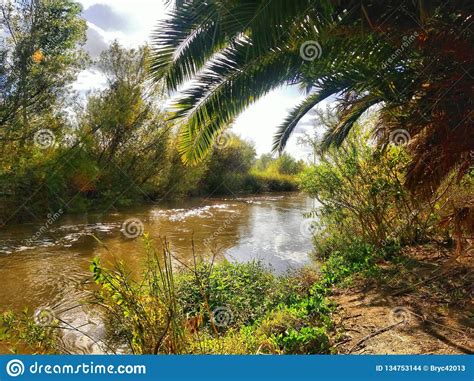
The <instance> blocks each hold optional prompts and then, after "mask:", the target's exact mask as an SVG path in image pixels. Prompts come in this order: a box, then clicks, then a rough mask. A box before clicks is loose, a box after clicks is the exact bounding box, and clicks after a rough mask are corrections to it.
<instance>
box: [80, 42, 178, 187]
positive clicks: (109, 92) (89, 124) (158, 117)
mask: <svg viewBox="0 0 474 381" xmlns="http://www.w3.org/2000/svg"><path fill="white" fill-rule="evenodd" d="M147 57H148V48H146V47H141V48H139V49H130V50H128V49H125V48H123V47H121V46H120V45H119V44H118V43H117V42H114V43H112V45H111V46H110V47H109V49H108V50H106V51H105V52H103V53H102V54H101V56H100V58H99V60H98V62H97V67H98V68H99V69H100V71H101V72H102V73H103V74H104V76H105V77H106V78H107V83H108V87H107V88H106V89H105V90H102V91H99V92H97V93H95V94H92V95H90V96H89V98H88V103H87V107H86V110H85V112H84V114H83V115H82V116H81V118H80V120H81V133H82V135H83V136H88V135H92V136H93V138H92V141H91V142H90V143H89V144H90V146H91V147H90V149H91V153H92V155H93V156H95V158H96V160H97V163H98V164H99V165H100V166H101V167H104V168H107V171H108V173H111V172H113V171H110V169H111V168H115V169H117V170H118V173H117V176H118V177H119V178H124V179H125V180H126V181H125V183H126V184H125V185H124V187H128V186H130V182H131V183H132V184H134V185H137V186H141V185H143V184H145V183H146V182H148V181H149V180H150V179H152V178H153V177H154V176H155V175H156V174H157V173H159V172H160V170H162V169H163V167H164V165H165V163H164V161H165V157H166V150H167V146H168V135H169V125H168V123H167V122H166V119H167V116H166V114H165V113H164V112H163V111H162V109H161V106H160V101H161V94H162V92H161V88H160V86H159V85H154V86H149V84H148V81H147V74H146V73H147V67H146V62H147ZM110 180H111V181H110V182H111V184H114V183H115V184H116V181H115V180H113V179H110ZM117 191H119V190H117Z"/></svg>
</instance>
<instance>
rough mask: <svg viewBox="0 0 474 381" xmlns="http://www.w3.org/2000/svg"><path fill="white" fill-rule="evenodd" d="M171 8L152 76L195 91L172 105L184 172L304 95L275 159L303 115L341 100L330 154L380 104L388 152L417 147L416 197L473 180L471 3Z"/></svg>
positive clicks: (172, 87) (410, 180)
mask: <svg viewBox="0 0 474 381" xmlns="http://www.w3.org/2000/svg"><path fill="white" fill-rule="evenodd" d="M172 3H174V6H173V7H172V9H171V11H170V18H167V19H166V20H164V21H162V22H161V23H160V25H159V28H158V30H157V33H156V36H155V40H154V48H155V49H154V57H153V64H152V72H153V74H154V76H155V79H157V80H158V79H159V80H161V79H163V80H164V81H165V82H166V85H167V88H168V90H169V91H170V92H174V91H176V90H177V89H179V88H180V86H181V85H183V84H184V83H185V82H187V81H189V80H193V82H192V85H191V86H190V87H189V88H187V89H186V90H184V91H183V94H182V95H181V96H180V97H179V98H178V99H177V100H176V102H175V106H176V108H177V111H176V113H175V115H174V118H176V119H178V120H180V122H183V127H182V128H181V133H180V136H181V144H180V151H181V153H182V156H183V159H184V161H186V162H196V161H199V160H201V159H202V158H203V157H204V156H205V155H206V153H207V152H208V151H209V150H210V148H211V147H212V144H213V142H214V141H215V139H217V137H218V136H219V135H220V134H221V133H222V131H223V130H224V129H226V128H227V127H228V126H229V125H230V124H231V123H232V122H233V120H234V119H235V118H236V116H237V115H238V114H239V113H240V112H242V110H244V109H245V108H246V107H248V106H249V105H250V104H252V103H253V102H255V101H256V100H257V99H258V98H260V97H262V96H263V95H265V94H267V93H268V92H269V91H271V90H273V89H275V88H278V87H279V86H282V85H298V86H299V87H301V88H303V89H306V90H307V97H306V99H305V100H304V101H303V102H302V103H301V104H299V105H297V106H296V107H295V108H294V109H293V110H292V111H291V112H290V114H289V115H288V117H287V119H286V120H285V121H284V122H283V124H282V125H281V126H280V128H279V130H278V132H277V134H276V135H275V140H274V150H275V151H282V150H283V149H284V147H285V145H286V142H287V141H288V138H289V137H290V135H291V134H292V132H293V131H294V129H295V127H296V126H297V124H298V122H299V121H300V120H301V119H302V118H303V116H305V115H306V114H307V113H308V112H310V111H311V110H312V109H313V108H314V107H316V106H317V105H318V104H319V103H320V102H321V101H323V100H325V99H327V98H329V97H337V98H338V104H339V110H338V111H339V113H338V123H337V124H336V125H335V126H334V128H332V129H329V130H328V131H327V133H326V135H325V138H324V140H323V147H324V148H325V149H328V148H329V147H330V146H332V145H334V146H340V145H341V144H342V142H343V141H344V139H345V138H346V137H347V135H348V133H349V131H350V130H351V129H352V127H353V126H354V123H355V122H356V121H357V120H358V119H359V117H360V116H361V115H363V114H364V112H365V111H367V110H368V109H369V108H371V107H373V106H375V105H377V106H378V108H379V110H380V117H379V124H378V127H377V128H376V137H377V139H378V141H379V143H380V144H381V145H388V144H389V143H390V141H392V142H395V143H398V142H400V141H403V140H409V148H410V151H411V153H412V161H411V163H410V164H409V168H408V176H407V184H408V185H409V186H410V187H411V188H412V189H417V190H424V191H427V192H426V193H427V194H430V193H432V190H433V187H436V186H438V185H439V184H440V183H441V182H442V181H443V179H445V178H446V177H447V176H448V174H449V173H450V172H451V171H453V170H455V171H457V172H458V174H459V177H461V175H462V174H464V173H466V172H467V170H468V168H469V163H470V161H472V158H471V156H470V155H469V153H470V152H472V151H474V129H473V128H472V96H470V95H472V88H473V87H472V78H473V75H472V74H473V72H472V71H473V69H472V68H473V67H474V65H473V61H474V55H473V54H472V52H473V50H472V27H471V20H470V18H471V10H472V9H471V3H470V2H468V1H463V0H460V1H451V2H448V3H445V2H442V1H424V0H420V1H415V2H412V1H404V2H402V3H400V2H399V1H394V0H390V1H385V2H377V1H369V2H363V1H361V0H354V1H347V2H334V1H330V0H324V1H318V2H313V1H310V0H295V1H287V0H274V1H271V2H268V1H266V0H254V1H232V2H230V1H226V0H216V1H208V2H202V1H198V0H189V1H175V2H172ZM470 116H471V117H470ZM397 134H398V135H397ZM410 138H411V139H410Z"/></svg>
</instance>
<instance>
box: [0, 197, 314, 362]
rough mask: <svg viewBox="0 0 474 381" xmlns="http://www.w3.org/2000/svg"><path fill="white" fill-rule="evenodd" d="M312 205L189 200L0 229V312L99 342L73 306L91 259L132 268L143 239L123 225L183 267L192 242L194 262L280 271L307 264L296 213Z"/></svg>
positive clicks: (93, 317)
mask: <svg viewBox="0 0 474 381" xmlns="http://www.w3.org/2000/svg"><path fill="white" fill-rule="evenodd" d="M312 206H313V200H311V199H310V198H308V197H307V196H305V195H303V194H299V193H287V194H269V195H259V196H252V197H242V198H212V199H199V198H196V199H190V200H184V201H179V202H178V201H177V202H166V203H163V202H161V203H159V204H156V205H147V206H141V207H135V208H128V209H126V210H123V211H122V210H121V211H113V212H112V211H111V212H108V213H105V214H99V213H89V214H85V215H61V216H59V218H57V219H56V220H55V221H54V222H53V223H52V224H50V225H49V226H47V229H45V228H43V227H44V226H45V223H44V222H43V223H40V222H39V223H34V224H21V225H10V226H7V227H4V228H3V229H1V230H0V279H1V286H0V312H3V311H5V310H7V309H13V310H21V309H23V308H25V307H28V308H29V309H30V310H31V311H35V310H37V309H39V308H43V309H47V310H48V311H53V312H54V313H55V314H59V315H60V317H61V319H62V320H64V321H66V322H68V323H69V324H71V325H72V326H75V327H77V326H82V327H84V328H83V330H84V331H85V332H87V334H88V335H89V336H92V337H95V338H100V337H101V336H102V335H103V325H102V324H101V322H100V318H99V317H98V316H97V313H94V311H91V310H86V309H85V307H76V306H77V305H79V304H81V300H83V299H84V298H85V296H86V294H87V293H88V290H89V289H90V286H88V285H87V281H88V280H90V273H89V264H90V262H91V260H92V259H93V258H94V257H100V258H101V260H102V261H103V262H105V263H107V262H108V261H109V260H112V259H121V260H124V261H125V262H126V263H127V265H128V266H129V267H130V268H131V269H133V270H138V269H140V267H141V265H142V263H143V260H144V256H145V250H144V248H143V240H142V239H141V238H140V237H139V238H135V239H133V238H130V236H132V237H133V235H134V231H133V229H132V228H131V227H129V230H128V231H127V229H126V228H125V225H124V223H125V222H126V221H128V222H130V221H137V220H139V221H140V223H142V224H143V228H144V231H146V232H148V233H149V235H150V237H151V238H152V239H153V240H154V241H155V242H158V241H159V240H160V238H164V237H166V239H167V241H168V242H169V244H170V247H171V251H172V252H173V254H174V255H175V256H176V257H177V258H179V260H181V261H183V262H189V261H191V259H192V249H191V248H192V242H194V245H195V252H196V253H197V254H198V255H199V256H203V257H209V256H210V255H212V252H217V253H218V257H219V258H221V259H223V258H225V259H227V260H229V261H237V262H246V261H250V260H253V259H259V260H261V261H262V262H263V263H265V264H266V265H268V266H269V267H271V268H272V270H273V271H274V272H276V273H283V272H285V271H287V270H288V269H289V268H297V267H301V266H303V265H304V264H307V263H308V262H309V261H310V259H309V253H310V251H311V249H312V244H311V238H310V234H308V233H307V220H305V219H304V217H303V213H304V212H308V211H310V210H311V208H312ZM140 223H138V227H140ZM127 226H129V225H127ZM42 228H43V229H42ZM39 232H40V233H39ZM127 235H129V237H128V238H127ZM97 239H98V240H99V241H101V242H102V243H103V244H101V243H100V242H99V241H98V240H97ZM104 245H105V246H106V247H107V249H106V248H105V247H104ZM68 336H70V337H69V338H68ZM65 339H66V341H67V340H68V339H69V341H71V343H69V344H68V345H69V346H70V347H74V348H75V349H76V350H73V351H74V352H85V353H90V352H96V351H99V352H100V349H98V348H96V347H95V346H94V345H92V343H91V342H90V340H89V339H87V338H86V337H77V334H76V333H75V332H71V333H69V334H67V335H66V337H65Z"/></svg>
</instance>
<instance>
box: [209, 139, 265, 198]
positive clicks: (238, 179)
mask: <svg viewBox="0 0 474 381" xmlns="http://www.w3.org/2000/svg"><path fill="white" fill-rule="evenodd" d="M255 155H256V152H255V147H254V146H253V144H251V143H249V142H247V141H245V140H243V139H241V138H239V137H238V136H236V135H234V134H226V135H225V136H224V137H222V138H221V140H220V144H217V145H216V146H215V147H214V149H213V151H212V153H211V155H210V156H209V159H208V161H207V171H206V173H205V174H204V176H203V178H202V180H201V187H202V189H203V190H204V192H205V193H206V194H232V193H238V192H241V191H242V190H244V188H245V180H246V178H247V177H248V173H249V171H250V168H251V167H252V166H253V165H254V163H255Z"/></svg>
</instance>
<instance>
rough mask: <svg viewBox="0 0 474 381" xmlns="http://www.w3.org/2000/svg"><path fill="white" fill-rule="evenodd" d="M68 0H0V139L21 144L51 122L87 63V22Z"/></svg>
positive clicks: (4, 146)
mask: <svg viewBox="0 0 474 381" xmlns="http://www.w3.org/2000/svg"><path fill="white" fill-rule="evenodd" d="M80 12H81V6H80V5H79V4H78V3H76V2H74V1H70V0H50V1H38V0H32V1H29V0H6V1H3V2H2V3H1V4H0V28H1V30H2V31H3V36H2V38H1V39H0V63H1V65H0V140H1V143H2V148H3V149H5V148H6V144H7V143H9V148H10V149H11V148H12V147H14V146H13V145H12V144H10V143H12V142H19V143H20V146H21V147H23V146H24V144H25V142H26V139H28V138H32V135H33V134H34V132H35V131H37V130H39V129H41V128H48V120H43V119H42V115H45V114H48V113H50V114H52V115H54V114H58V112H59V111H58V109H60V105H61V102H63V101H64V98H65V97H66V96H67V94H68V91H69V89H68V85H69V84H71V83H72V82H73V81H74V80H75V78H76V74H77V73H78V71H79V70H80V69H82V68H83V67H84V63H85V58H86V56H85V54H84V52H83V51H82V50H81V44H82V43H83V42H84V41H85V31H86V23H85V20H83V19H82V18H80Z"/></svg>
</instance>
